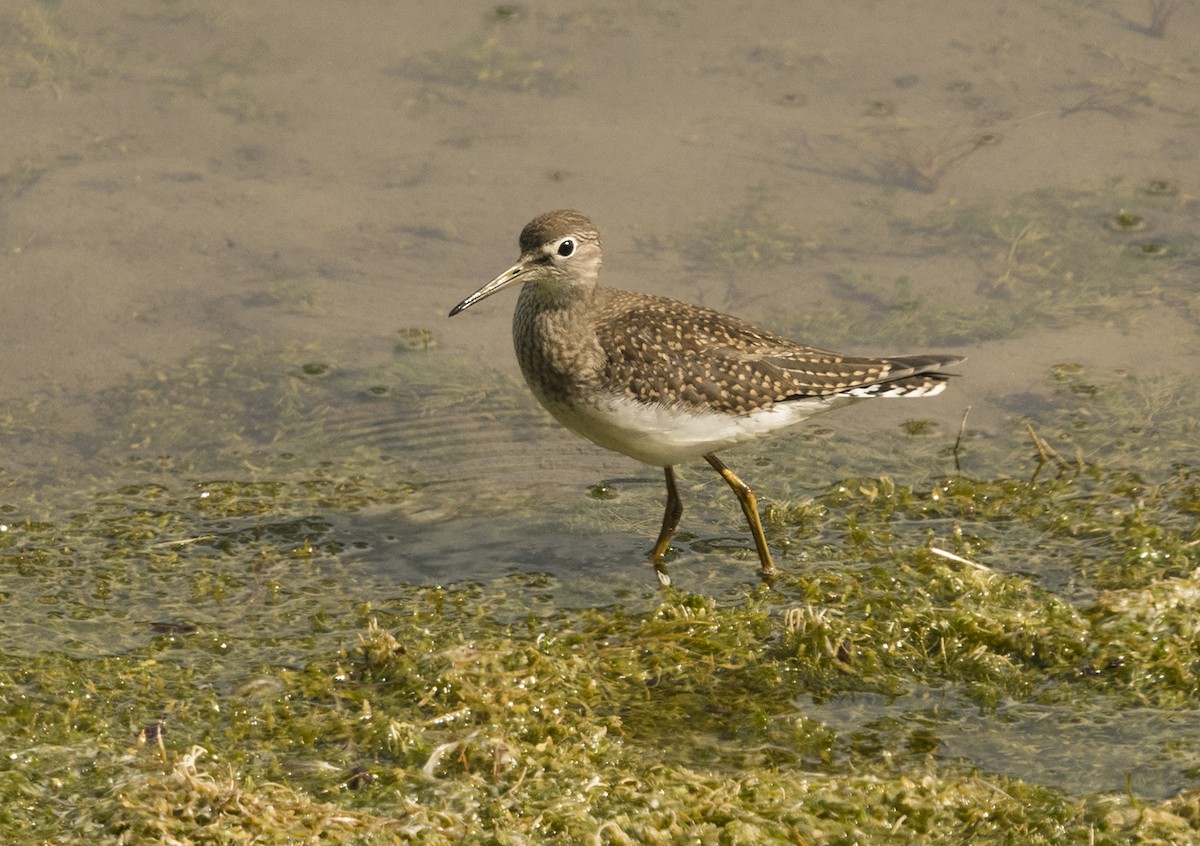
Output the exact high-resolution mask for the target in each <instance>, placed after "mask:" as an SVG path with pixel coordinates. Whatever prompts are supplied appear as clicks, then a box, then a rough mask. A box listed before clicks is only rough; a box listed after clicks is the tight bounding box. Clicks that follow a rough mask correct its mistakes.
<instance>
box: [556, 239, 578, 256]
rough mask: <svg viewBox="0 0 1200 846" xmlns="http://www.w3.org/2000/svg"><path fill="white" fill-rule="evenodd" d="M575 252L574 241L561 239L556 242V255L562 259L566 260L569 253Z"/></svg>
mask: <svg viewBox="0 0 1200 846" xmlns="http://www.w3.org/2000/svg"><path fill="white" fill-rule="evenodd" d="M573 252H575V239H574V238H563V239H562V240H561V241H559V242H558V254H559V255H560V256H562V257H563V258H567V257H568V256H570V255H571V253H573Z"/></svg>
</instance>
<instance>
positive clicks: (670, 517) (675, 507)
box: [650, 467, 683, 584]
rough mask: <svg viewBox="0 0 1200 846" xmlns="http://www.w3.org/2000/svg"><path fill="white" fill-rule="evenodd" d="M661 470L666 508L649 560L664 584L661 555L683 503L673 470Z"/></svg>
mask: <svg viewBox="0 0 1200 846" xmlns="http://www.w3.org/2000/svg"><path fill="white" fill-rule="evenodd" d="M663 472H664V475H665V476H666V479H667V510H666V511H664V512H663V521H662V530H661V531H659V533H658V540H657V541H656V542H655V544H654V549H653V550H652V551H651V552H650V560H651V561H652V562H654V569H655V570H657V571H658V577H659V579H660V580H662V579H664V578H665V579H666V580H667V581H666V582H664V584H669V583H670V577H669V576H667V571H666V568H665V567H664V565H663V557H664V556H665V555H666V554H667V548H668V547H669V545H670V543H671V535H673V534H675V527H676V526H678V525H679V518H680V517H682V516H683V503H682V502H680V501H679V491H677V490H676V489H675V470H674V469H673V468H671V467H664V468H663Z"/></svg>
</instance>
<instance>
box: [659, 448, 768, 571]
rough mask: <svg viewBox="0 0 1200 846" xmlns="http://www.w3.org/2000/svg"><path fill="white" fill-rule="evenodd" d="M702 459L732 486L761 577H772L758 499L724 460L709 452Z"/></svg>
mask: <svg viewBox="0 0 1200 846" xmlns="http://www.w3.org/2000/svg"><path fill="white" fill-rule="evenodd" d="M704 460H705V461H707V462H708V463H709V464H711V465H712V468H713V469H714V470H716V471H717V472H718V473H720V474H721V478H722V479H724V480H725V481H726V482H728V483H729V487H731V488H733V492H734V493H735V494H737V498H738V502H740V503H741V504H742V513H743V514H745V515H746V522H747V523H749V524H750V534H751V535H753V536H754V545H755V546H756V547H758V560H759V562H760V563H761V564H762V574H763V577H764V578H767V579H769V578H772V577H773V576H775V575H776V574H777V571H776V570H775V562H774V561H772V560H771V550H770V549H769V548H768V547H767V537H766V535H764V534H763V527H762V520H760V519H759V516H758V501H757V500H756V499H755V498H754V491H752V490H750V486H749V485H747V484H746V483H745V482H743V481H742V480H741V479H739V478H738V477H737V474H736V473H734V472H733V471H732V470H730V469H729V468H728V467H726V466H725V464H724V462H722V461H721V459H719V458H717V457H716V456H715V455H713V454H712V453H711V452H710V453H709V454H708V455H706V456H704ZM681 510H682V509H681Z"/></svg>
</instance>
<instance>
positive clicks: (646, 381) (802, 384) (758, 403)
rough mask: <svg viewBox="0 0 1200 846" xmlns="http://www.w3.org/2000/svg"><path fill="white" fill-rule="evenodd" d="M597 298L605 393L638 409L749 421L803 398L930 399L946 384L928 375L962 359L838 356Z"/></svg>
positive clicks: (628, 298) (622, 296) (692, 311)
mask: <svg viewBox="0 0 1200 846" xmlns="http://www.w3.org/2000/svg"><path fill="white" fill-rule="evenodd" d="M596 293H597V295H598V296H599V297H601V298H602V299H601V301H600V303H599V309H598V312H599V313H598V315H597V316H598V317H599V320H598V321H597V340H598V341H599V343H600V345H601V347H602V348H603V349H604V352H605V358H606V366H605V370H604V381H605V383H606V387H607V388H608V389H609V390H610V391H613V392H619V393H624V394H625V395H627V396H630V397H631V398H634V399H638V400H641V401H644V402H646V401H648V402H655V401H657V402H664V403H667V404H675V403H682V404H685V405H692V406H697V407H700V406H703V407H705V408H706V409H707V410H709V411H723V412H726V413H730V414H745V413H747V412H750V411H754V410H755V409H759V408H763V407H765V406H769V405H771V404H773V403H777V402H786V401H788V400H793V399H801V398H806V397H825V396H834V395H838V394H846V395H848V396H862V397H867V396H872V395H880V396H883V395H892V396H901V395H903V394H906V393H914V394H915V393H921V392H927V391H928V390H929V389H930V387H931V386H932V385H934V384H936V383H939V382H941V381H944V379H945V378H946V377H945V376H944V375H942V374H926V373H925V371H927V370H930V369H932V368H936V367H939V366H942V365H944V364H950V363H953V362H954V361H957V360H958V359H957V358H956V357H952V356H950V357H946V356H897V357H894V358H862V357H852V356H843V355H839V354H838V353H833V352H829V351H827V350H821V349H817V348H816V347H810V346H806V345H804V344H798V343H796V342H794V341H791V340H788V339H787V338H783V337H780V336H778V335H774V334H772V333H770V332H767V331H765V330H763V329H759V328H758V327H756V326H753V325H752V324H750V323H747V322H745V321H743V320H738V319H736V318H731V317H729V316H728V315H724V314H721V313H719V312H716V311H712V310H710V309H706V308H701V307H699V306H694V305H690V304H687V303H682V302H678V301H675V300H670V299H666V298H663V297H653V296H649V295H646V294H637V293H633V292H628V291H621V290H617V289H612V288H601V289H598V290H597V292H596ZM907 379H913V380H914V381H913V382H912V384H911V385H908V384H905V380H907Z"/></svg>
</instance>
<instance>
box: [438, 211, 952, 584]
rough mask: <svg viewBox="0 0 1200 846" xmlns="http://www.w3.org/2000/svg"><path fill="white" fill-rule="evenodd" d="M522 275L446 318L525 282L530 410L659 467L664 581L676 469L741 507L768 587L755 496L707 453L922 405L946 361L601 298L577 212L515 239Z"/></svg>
mask: <svg viewBox="0 0 1200 846" xmlns="http://www.w3.org/2000/svg"><path fill="white" fill-rule="evenodd" d="M520 244H521V256H520V258H519V259H518V260H517V263H516V264H514V265H513V266H512V267H510V268H509V269H508V270H506V271H504V272H503V273H501V274H500V275H499V276H497V277H496V278H495V279H493V280H492V281H491V282H489V283H487V284H486V285H484V286H483V287H482V288H480V289H479V290H478V291H476V292H475V293H474V294H471V296H469V297H467V298H466V299H465V300H463V301H462V302H461V303H459V304H458V305H456V306H455V307H454V308H453V309H452V310H451V311H450V316H451V317H453V316H454V315H456V314H458V313H459V312H460V311H463V310H464V309H467V308H470V307H471V306H472V305H474V304H475V303H477V302H479V301H480V300H482V299H484V298H485V297H490V296H491V295H492V294H494V293H496V292H497V291H500V290H502V289H504V288H507V287H509V286H510V285H514V284H516V283H517V282H523V283H524V287H522V289H521V295H520V297H519V298H518V300H517V309H516V312H515V313H514V314H513V344H514V345H515V346H516V350H517V360H518V361H519V362H520V364H521V372H522V373H523V374H524V375H525V381H526V382H528V383H529V387H530V389H531V390H532V391H533V393H534V396H536V397H537V399H538V401H539V402H540V403H541V404H542V405H543V406H545V407H546V409H547V410H548V411H549V412H550V413H551V414H552V415H554V417H555V418H556V419H557V420H558V421H559V422H560V423H562V424H563V425H564V426H566V427H567V428H568V429H570V430H571V431H572V432H575V433H576V434H578V435H582V436H583V437H585V438H587V439H588V440H590V441H592V442H593V443H596V444H599V445H600V446H602V447H605V448H607V449H611V450H616V451H617V452H622V453H624V454H625V455H628V456H630V457H632V458H636V459H637V460H638V461H644V462H645V463H647V464H653V465H655V466H658V467H662V468H663V470H664V472H665V474H666V481H667V507H666V511H665V512H664V514H663V521H662V529H661V531H659V533H658V540H657V541H656V542H655V544H654V549H653V550H652V551H651V553H650V560H651V561H652V562H653V563H654V566H655V569H656V570H657V571H658V574H659V578H660V579H661V580H662V581H663V582H664V583H665V582H667V581H668V577H667V575H666V569H665V567H664V565H663V558H664V556H665V555H666V553H667V549H668V545H669V544H670V542H671V535H672V534H673V533H674V531H675V527H676V526H678V525H679V518H680V516H681V515H682V514H683V504H682V503H681V502H680V500H679V493H678V491H677V490H676V488H675V471H674V470H673V469H672V468H673V467H674V465H676V464H679V463H680V462H681V461H686V460H688V459H695V458H700V457H703V458H704V459H705V460H706V461H707V462H708V463H709V464H711V465H712V466H713V468H714V469H715V470H716V471H717V472H718V473H720V474H721V476H722V477H723V478H724V479H725V481H726V482H728V483H729V486H730V487H731V488H733V491H734V493H736V494H737V498H738V501H739V502H740V503H741V505H742V511H743V512H744V513H745V515H746V520H747V522H748V523H749V524H750V533H751V535H753V537H754V545H755V546H756V547H757V549H758V560H759V562H760V564H761V565H762V574H763V576H764V578H767V579H770V578H772V577H774V575H775V573H776V570H775V564H774V562H773V561H772V560H771V550H770V548H769V547H768V546H767V539H766V537H765V536H764V534H763V528H762V521H761V520H760V519H759V515H758V504H757V502H756V500H755V498H754V493H753V492H752V491H751V490H750V488H749V487H748V486H747V485H746V484H745V483H744V482H743V481H742V480H741V479H739V478H738V477H737V476H736V475H735V474H734V472H733V471H732V470H730V469H729V468H728V467H726V466H725V465H724V464H723V463H722V462H721V460H720V459H719V458H717V456H716V453H717V452H719V451H720V450H723V449H725V448H727V447H731V446H733V445H735V444H739V443H742V442H743V441H749V440H754V439H755V438H760V437H763V436H764V435H766V434H768V433H770V432H773V431H775V430H776V429H782V428H784V427H786V426H791V425H793V424H795V423H798V422H800V421H801V420H804V419H805V418H806V417H810V416H811V415H813V414H816V413H817V412H820V411H826V410H828V409H831V408H836V407H838V406H841V405H845V404H847V403H850V402H853V401H855V400H858V399H866V398H868V397H929V396H933V395H935V394H939V393H941V392H942V390H943V389H944V388H945V387H946V382H947V379H948V378H949V376H948V374H945V373H941V372H938V368H940V367H943V366H946V365H950V364H954V363H956V362H959V361H962V358H961V357H960V356H954V355H936V354H935V355H897V356H887V357H881V358H862V357H857V356H845V355H839V354H838V353H832V352H826V351H825V350H819V349H816V348H814V347H809V346H805V345H803V344H798V343H796V342H794V341H789V340H788V339H786V338H781V337H779V336H778V335H773V334H771V333H770V332H767V331H765V330H763V329H758V328H757V327H755V326H752V325H750V324H749V323H746V322H745V321H742V320H739V319H737V318H736V317H730V316H728V315H725V314H721V313H720V312H717V311H712V310H711V309H707V308H701V307H700V306H695V305H690V304H688V303H683V302H678V301H677V300H670V299H666V298H665V297H656V296H652V295H650V294H639V293H635V292H632V291H622V290H618V289H616V288H606V287H604V286H601V285H600V284H598V282H597V278H598V277H599V275H600V262H601V251H600V233H599V232H598V231H597V230H596V227H595V226H594V225H593V224H592V222H591V221H590V220H589V219H588V218H587V217H586V216H585V215H583V214H580V213H579V212H577V211H567V210H564V211H553V212H548V213H547V214H543V215H540V216H538V217H535V218H534V219H533V220H531V221H530V222H529V223H528V224H527V225H526V226H525V228H524V229H522V230H521V240H520Z"/></svg>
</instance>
